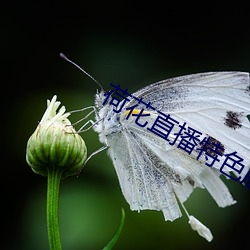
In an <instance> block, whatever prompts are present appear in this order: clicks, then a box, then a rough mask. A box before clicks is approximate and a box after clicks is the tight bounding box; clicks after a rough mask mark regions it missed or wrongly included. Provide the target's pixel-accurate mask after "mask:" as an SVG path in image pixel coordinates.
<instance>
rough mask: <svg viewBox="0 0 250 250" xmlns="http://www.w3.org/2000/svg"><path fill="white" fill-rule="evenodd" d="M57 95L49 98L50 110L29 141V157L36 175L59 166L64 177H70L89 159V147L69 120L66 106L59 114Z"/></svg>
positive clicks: (48, 109) (28, 159)
mask: <svg viewBox="0 0 250 250" xmlns="http://www.w3.org/2000/svg"><path fill="white" fill-rule="evenodd" d="M56 98H57V97H56V96H54V97H53V98H52V100H51V102H50V101H49V100H48V101H47V106H48V107H47V110H46V111H45V113H44V115H43V117H42V120H41V122H40V123H39V125H38V126H37V128H36V130H35V132H34V133H33V134H32V135H31V137H30V138H29V140H28V143H27V151H26V160H27V163H28V164H29V165H30V167H31V168H32V170H33V171H34V172H35V173H37V174H41V175H43V176H47V175H48V171H49V169H50V168H54V169H55V168H58V170H59V171H62V177H67V176H70V175H75V174H77V173H78V172H79V170H80V169H81V167H82V166H83V164H84V162H85V161H86V158H87V148H86V145H85V143H84V141H83V139H82V138H81V136H80V135H79V134H77V133H76V131H75V130H74V128H73V126H72V125H71V123H70V121H69V120H68V119H67V117H68V116H69V115H70V113H65V111H66V109H65V107H64V106H63V107H61V108H60V110H59V111H58V113H56V111H57V109H58V107H59V105H60V102H58V101H56ZM55 170H56V169H55Z"/></svg>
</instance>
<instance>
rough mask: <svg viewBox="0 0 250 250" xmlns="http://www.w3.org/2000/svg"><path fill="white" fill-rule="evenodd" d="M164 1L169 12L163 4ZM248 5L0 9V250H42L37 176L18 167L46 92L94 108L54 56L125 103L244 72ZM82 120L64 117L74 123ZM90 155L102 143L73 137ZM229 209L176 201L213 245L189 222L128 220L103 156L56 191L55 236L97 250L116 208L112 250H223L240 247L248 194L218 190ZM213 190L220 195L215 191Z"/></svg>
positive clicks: (17, 5)
mask: <svg viewBox="0 0 250 250" xmlns="http://www.w3.org/2000/svg"><path fill="white" fill-rule="evenodd" d="M170 3H171V4H170ZM247 11H248V6H244V5H242V4H240V2H237V3H236V2H232V3H231V2H230V3H229V2H227V5H226V6H225V5H223V6H219V4H218V1H209V2H204V3H200V2H197V1H195V4H194V5H193V6H192V4H191V3H190V2H188V3H187V4H185V5H183V4H182V3H181V2H179V1H178V3H176V4H174V3H172V2H160V3H158V2H156V1H154V2H149V1H144V2H135V1H111V2H107V1H101V2H98V1H91V2H90V1H88V2H87V1H82V2H80V3H79V2H75V1H64V2H61V1H41V2H37V1H36V2H25V1H18V2H15V1H14V2H13V1H11V2H9V3H7V2H5V3H2V4H1V17H0V18H1V20H0V21H1V22H0V25H1V42H0V43H1V57H0V60H1V76H2V77H1V83H2V84H1V87H2V91H1V93H2V98H1V113H2V115H1V116H2V120H1V126H2V129H1V132H2V135H3V136H2V143H1V144H2V150H1V152H2V157H1V158H2V164H1V169H2V178H1V194H2V197H3V198H2V202H1V208H2V209H1V211H2V219H1V222H2V223H1V225H2V226H1V238H2V239H1V243H0V244H1V245H2V247H1V249H25V250H33V249H36V250H46V249H48V241H47V231H46V213H45V212H46V210H45V207H46V178H44V177H42V176H39V175H36V174H34V173H33V172H32V171H31V169H30V168H29V166H28V165H27V163H26V161H25V150H26V143H27V140H28V138H29V136H30V135H31V134H32V133H33V131H34V130H35V128H36V126H37V124H38V121H39V120H40V119H41V116H42V114H43V113H44V111H45V108H46V99H48V98H49V99H51V98H52V96H53V95H54V94H57V95H58V99H59V100H60V101H61V102H62V103H63V105H65V106H66V108H67V110H74V109H79V108H82V107H86V106H90V105H93V101H94V94H95V92H96V89H97V85H96V84H95V83H94V82H93V81H92V80H91V79H90V78H88V77H87V76H86V75H84V74H82V73H81V72H80V71H79V70H77V69H76V68H75V67H73V66H72V65H70V64H68V63H67V62H65V61H64V60H62V59H61V58H60V57H59V53H60V52H64V53H65V54H67V55H69V56H70V57H71V58H72V59H73V60H74V61H75V62H76V63H78V64H79V65H80V66H81V67H83V68H84V69H85V70H86V71H87V72H89V73H90V74H91V75H93V76H94V77H95V78H96V79H97V80H98V81H99V82H101V83H102V85H103V87H104V88H105V89H106V90H108V89H109V84H110V83H114V84H120V85H121V86H123V87H124V88H128V90H129V92H130V93H132V92H134V91H136V90H137V89H139V88H141V87H143V86H146V85H147V84H150V83H153V82H156V81H159V80H163V79H166V78H169V77H174V76H179V75H184V74H190V73H197V72H205V71H220V70H239V71H249V69H250V58H249V56H250V43H249V40H250V39H249V17H248V16H249V15H248V12H247ZM81 116H83V114H76V115H73V116H72V118H71V120H72V121H77V120H78V119H79V118H80V117H81ZM82 136H83V138H84V140H85V142H86V144H87V147H88V152H89V154H90V153H91V152H93V151H95V150H96V149H98V148H100V147H101V146H102V145H101V144H100V143H99V141H98V137H97V135H96V134H95V133H94V132H93V131H88V132H86V133H84V134H82ZM226 182H227V185H228V186H229V188H230V190H231V192H232V194H233V195H234V197H235V198H236V199H237V201H238V203H237V204H236V205H234V206H232V207H228V208H224V209H222V208H218V207H217V205H216V204H215V202H214V201H213V199H212V198H211V197H210V196H209V194H208V193H207V192H206V191H205V190H196V191H195V192H194V193H193V194H192V195H191V197H190V199H189V200H188V201H187V202H186V207H187V209H188V211H189V212H190V214H193V215H194V216H196V217H197V218H198V219H199V220H201V221H202V222H203V223H204V224H205V225H207V226H208V227H209V228H210V229H211V231H212V233H213V235H214V240H213V241H212V242H211V243H208V242H206V240H204V239H203V238H201V237H199V236H198V234H197V233H196V232H194V231H192V230H191V228H190V226H189V225H188V223H187V221H188V220H187V217H186V216H183V217H181V218H180V219H178V220H176V221H174V222H172V223H171V222H165V221H164V218H163V215H162V213H161V212H157V211H142V212H141V213H139V214H138V213H137V212H132V211H130V209H129V206H128V204H127V203H126V201H125V200H124V198H123V196H122V194H121V191H120V187H119V183H118V180H117V177H116V173H115V171H114V168H113V166H112V163H111V161H110V160H109V158H108V157H107V155H106V152H102V153H100V154H98V155H96V156H95V157H93V158H92V159H91V160H90V161H89V162H88V164H87V165H86V166H85V168H84V170H83V171H82V173H81V175H80V176H79V177H78V178H77V177H70V178H67V179H65V180H63V181H62V183H61V190H60V229H61V237H62V246H63V249H65V250H83V249H87V250H92V249H93V250H95V249H102V247H104V246H105V245H106V243H107V242H108V241H109V240H110V239H111V237H112V236H113V234H114V232H115V230H116V228H117V226H118V225H119V221H120V217H121V207H123V208H124V209H125V212H126V220H125V225H124V228H123V231H122V234H121V236H120V238H119V240H118V242H117V244H116V246H115V247H114V249H167V250H169V249H175V250H176V249H177V250H178V249H192V250H195V249H221V248H223V249H226V248H228V247H230V249H231V248H232V247H241V248H242V249H246V248H248V246H249V231H250V229H249V222H250V219H249V208H250V203H249V197H250V190H249V189H248V190H247V189H246V188H244V187H243V186H241V185H240V184H239V183H237V182H234V181H227V180H226ZM218 192H220V190H218Z"/></svg>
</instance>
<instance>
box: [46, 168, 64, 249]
mask: <svg viewBox="0 0 250 250" xmlns="http://www.w3.org/2000/svg"><path fill="white" fill-rule="evenodd" d="M61 176H62V170H61V169H60V168H58V167H53V168H48V186H47V188H48V189H47V227H48V238H49V246H50V250H61V249H62V247H61V241H60V231H59V217H58V215H59V213H58V203H59V188H60V180H61Z"/></svg>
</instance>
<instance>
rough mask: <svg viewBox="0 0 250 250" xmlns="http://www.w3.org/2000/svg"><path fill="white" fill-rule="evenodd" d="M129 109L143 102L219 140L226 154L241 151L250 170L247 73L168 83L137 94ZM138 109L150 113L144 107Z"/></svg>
mask: <svg viewBox="0 0 250 250" xmlns="http://www.w3.org/2000/svg"><path fill="white" fill-rule="evenodd" d="M133 97H135V98H133V99H132V101H131V102H130V103H129V104H128V106H133V105H135V104H136V103H138V101H136V99H137V100H140V99H141V98H143V102H144V103H146V104H148V103H150V105H151V106H152V107H154V108H156V109H157V110H158V111H161V112H163V113H166V114H170V115H171V117H173V119H175V120H177V121H178V122H179V123H180V124H181V123H183V122H186V123H187V125H188V126H190V127H192V128H194V129H196V130H198V131H200V132H201V133H202V134H203V135H209V136H211V137H213V138H216V140H217V141H219V142H221V143H222V144H223V145H224V146H225V151H224V154H228V153H232V152H234V151H236V152H237V155H239V156H240V157H241V158H243V159H244V164H245V166H247V167H246V168H245V169H244V170H243V173H246V171H247V169H248V168H249V167H250V123H249V120H248V118H247V115H249V114H250V85H249V74H248V73H243V72H210V73H202V74H194V75H188V76H182V77H177V78H173V79H168V80H164V81H161V82H157V83H154V84H152V85H149V86H147V87H145V88H143V89H141V90H139V91H138V92H135V93H134V94H133ZM136 108H137V109H141V108H144V109H145V110H147V109H148V110H150V109H149V108H147V107H146V106H145V105H144V104H139V106H138V107H136Z"/></svg>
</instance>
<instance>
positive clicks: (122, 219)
mask: <svg viewBox="0 0 250 250" xmlns="http://www.w3.org/2000/svg"><path fill="white" fill-rule="evenodd" d="M124 221H125V211H124V209H123V208H122V218H121V222H120V225H119V227H118V229H117V231H116V233H115V235H114V236H113V238H112V239H111V241H110V242H109V243H108V244H107V245H106V246H105V247H104V248H103V250H111V249H112V248H113V246H114V245H115V243H116V241H117V240H118V238H119V236H120V233H121V231H122V228H123V225H124Z"/></svg>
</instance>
